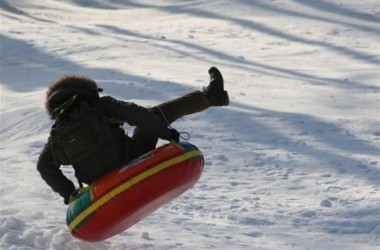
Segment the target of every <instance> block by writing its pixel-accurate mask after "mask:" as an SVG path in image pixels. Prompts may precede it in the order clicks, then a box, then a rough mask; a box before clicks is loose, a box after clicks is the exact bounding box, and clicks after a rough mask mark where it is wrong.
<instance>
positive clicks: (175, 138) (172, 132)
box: [170, 128, 180, 142]
mask: <svg viewBox="0 0 380 250" xmlns="http://www.w3.org/2000/svg"><path fill="white" fill-rule="evenodd" d="M179 136H180V134H179V133H178V131H177V130H175V129H174V128H172V129H170V140H171V141H175V142H179Z"/></svg>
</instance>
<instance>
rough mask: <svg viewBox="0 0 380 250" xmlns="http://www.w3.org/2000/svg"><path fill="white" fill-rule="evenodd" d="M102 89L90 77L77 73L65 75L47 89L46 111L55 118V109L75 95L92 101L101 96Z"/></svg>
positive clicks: (51, 117)
mask: <svg viewBox="0 0 380 250" xmlns="http://www.w3.org/2000/svg"><path fill="white" fill-rule="evenodd" d="M100 91H101V89H99V88H98V85H97V84H96V82H95V81H94V80H92V79H90V78H87V77H84V76H75V75H68V76H63V77H62V78H60V79H58V80H57V81H56V82H54V83H53V84H51V85H50V86H49V88H48V90H47V91H46V101H45V108H46V111H47V113H48V115H49V117H50V119H54V117H53V112H54V110H55V109H57V108H58V107H60V106H61V105H62V104H63V103H64V102H65V101H67V100H68V99H70V98H71V97H73V96H74V95H77V96H78V97H79V98H80V99H83V100H86V101H92V100H94V99H96V98H99V93H98V92H100Z"/></svg>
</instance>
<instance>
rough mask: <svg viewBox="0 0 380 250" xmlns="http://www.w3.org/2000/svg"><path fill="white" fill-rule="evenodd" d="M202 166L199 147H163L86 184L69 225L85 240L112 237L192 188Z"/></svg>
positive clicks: (70, 214) (73, 205)
mask: <svg viewBox="0 0 380 250" xmlns="http://www.w3.org/2000/svg"><path fill="white" fill-rule="evenodd" d="M203 165H204V161H203V156H202V153H201V152H200V151H199V150H198V148H197V147H195V146H194V145H192V144H190V143H185V142H180V143H178V144H175V143H170V144H166V145H163V146H161V147H159V148H157V149H155V150H153V151H151V152H149V153H147V154H145V155H142V156H140V157H139V158H137V159H135V160H133V161H132V162H130V163H129V164H128V165H126V166H123V167H121V168H119V169H116V170H115V171H113V172H111V173H109V174H108V175H106V176H104V177H103V178H101V179H99V180H97V181H96V182H94V183H93V184H92V185H90V186H88V187H86V188H85V189H84V190H83V191H82V192H81V193H80V194H79V195H78V196H77V197H76V198H75V200H74V201H73V202H72V203H70V205H69V207H68V210H67V216H66V222H67V225H68V228H69V230H70V232H71V233H72V235H73V236H75V237H76V238H79V239H81V240H85V241H91V242H93V241H102V240H105V239H108V238H110V237H112V236H114V235H116V234H118V233H120V232H122V231H124V230H126V229H127V228H129V227H131V226H133V225H134V224H136V223H137V222H138V221H140V220H142V219H143V218H145V217H146V216H148V215H149V214H151V213H152V212H154V211H155V210H156V209H158V208H159V207H161V206H162V205H164V204H165V203H167V202H169V201H170V200H172V199H174V198H176V197H177V196H179V195H180V194H182V193H183V192H185V191H186V190H188V189H189V188H190V187H192V186H193V185H194V184H195V183H196V182H197V180H198V179H199V177H200V176H201V173H202V170H203Z"/></svg>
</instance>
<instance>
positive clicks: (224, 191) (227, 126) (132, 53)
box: [0, 0, 380, 250]
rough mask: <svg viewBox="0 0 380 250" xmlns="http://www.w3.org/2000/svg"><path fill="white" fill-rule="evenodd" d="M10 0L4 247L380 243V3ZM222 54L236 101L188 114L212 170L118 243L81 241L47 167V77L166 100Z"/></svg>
mask: <svg viewBox="0 0 380 250" xmlns="http://www.w3.org/2000/svg"><path fill="white" fill-rule="evenodd" d="M0 7H1V9H0V13H1V33H0V36H1V69H0V70H1V71H0V83H1V84H0V91H1V107H0V111H1V138H0V141H1V185H0V190H1V200H0V248H1V249H56V250H60V249H71V250H74V249H81V250H88V249H89V250H103V249H120V250H121V249H262V250H272V249H273V250H274V249H296V250H301V249H302V250H303V249H318V250H319V249H320V250H322V249H323V250H324V249H329V250H334V249H345V250H354V249H355V250H358V249H360V250H372V249H379V248H378V247H379V245H380V192H379V188H380V118H379V117H380V116H379V114H380V25H379V23H380V2H379V1H378V0H367V1H354V0H334V1H333V0H324V1H322V0H321V1H308V0H296V1H289V0H270V1H264V0H236V1H228V0H219V1H205V0H187V1H179V0H178V1H175V0H156V1H147V0H133V1H122V0H112V1H110V0H108V1H106V0H62V1H53V0H50V1H49V0H34V1H28V0H18V1H11V0H2V1H1V2H0ZM212 65H215V66H217V67H218V68H219V69H220V70H221V72H222V73H223V75H224V77H225V86H226V88H227V90H228V91H229V94H230V100H231V105H230V106H228V107H223V108H210V109H208V110H207V111H205V112H203V113H199V114H196V115H192V116H189V117H186V118H183V119H181V120H179V121H177V122H176V123H175V124H174V127H175V128H177V129H178V130H180V131H187V132H188V133H190V135H191V139H190V142H191V143H193V144H195V145H197V146H198V147H199V148H200V149H201V150H202V152H203V153H204V155H205V161H206V162H205V164H206V168H205V171H204V173H203V175H202V177H201V179H200V180H199V182H198V183H197V184H196V185H195V186H194V188H192V189H191V190H189V191H187V192H186V193H184V194H183V195H182V196H180V197H178V198H177V199H175V200H174V201H172V202H170V203H169V204H167V205H165V206H163V207H162V208H160V209H159V210H157V211H156V212H155V213H153V214H152V215H151V216H149V217H147V218H146V219H145V220H143V221H141V222H140V223H138V224H136V225H135V226H133V227H131V228H130V229H128V230H126V231H125V232H124V233H122V234H120V235H118V236H115V237H113V238H111V239H109V240H107V241H104V242H99V243H95V244H94V243H86V242H80V241H79V240H77V239H75V238H73V237H72V236H71V235H70V233H69V232H68V230H67V229H66V225H65V212H66V206H65V205H63V201H62V199H61V198H60V197H59V196H58V195H56V194H55V193H53V192H52V191H51V190H50V189H49V187H48V186H47V185H46V184H45V183H44V182H43V181H42V179H41V178H40V176H39V174H38V173H37V171H36V161H37V158H38V155H39V153H40V151H41V149H42V146H43V145H44V143H45V141H46V139H47V136H48V132H49V129H50V126H51V121H49V120H48V117H47V115H46V114H45V110H44V98H45V91H46V87H47V86H48V85H49V84H50V83H51V82H53V81H54V80H56V79H57V78H59V77H60V76H62V75H65V74H80V75H86V76H89V77H91V78H93V79H95V80H96V81H97V82H98V83H99V85H101V86H102V87H103V88H104V90H105V94H107V95H113V96H115V97H117V98H120V99H123V100H128V101H134V102H137V103H138V104H140V105H145V106H150V105H155V104H159V103H161V102H164V101H167V100H170V99H171V98H175V97H178V96H180V95H183V94H186V93H188V92H190V91H193V90H199V89H201V88H202V87H203V86H205V85H206V84H207V83H208V74H207V70H208V68H209V67H210V66H212ZM126 129H127V131H128V132H130V131H132V128H130V127H128V126H126ZM160 143H164V142H163V141H162V142H160ZM65 172H66V173H67V174H68V175H69V176H71V177H72V171H71V169H70V168H65ZM73 181H75V179H74V178H73Z"/></svg>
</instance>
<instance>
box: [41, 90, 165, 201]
mask: <svg viewBox="0 0 380 250" xmlns="http://www.w3.org/2000/svg"><path fill="white" fill-rule="evenodd" d="M91 105H92V106H93V107H94V108H95V109H96V110H98V111H99V112H100V113H102V114H103V115H105V116H107V117H110V118H114V119H116V120H119V121H122V122H126V123H128V124H129V125H131V126H137V127H140V128H142V129H144V131H146V133H147V134H149V135H150V136H152V137H156V138H161V139H164V140H170V137H171V131H170V129H169V128H168V127H167V126H165V124H164V123H163V122H162V121H161V120H160V119H158V118H157V117H156V116H155V115H154V114H153V113H152V112H150V111H149V110H148V109H146V108H144V107H141V106H138V105H136V104H135V103H132V102H124V101H120V100H117V99H115V98H112V97H110V96H104V97H101V98H99V99H96V100H95V101H94V102H93V103H91ZM113 135H114V139H115V140H114V147H110V150H115V151H117V152H115V153H116V154H115V159H105V157H102V155H99V154H97V155H94V156H92V157H91V158H90V159H86V161H83V162H80V163H78V164H74V165H73V168H74V170H75V175H76V177H77V178H78V179H79V180H81V181H82V182H84V183H87V184H91V183H92V182H94V181H95V180H97V179H99V178H100V177H102V176H104V175H105V174H106V173H108V172H110V171H111V170H113V169H115V168H118V167H120V166H121V165H122V164H123V163H125V162H126V160H127V159H130V157H129V156H128V155H127V154H128V153H129V149H130V148H131V147H133V145H129V144H131V143H132V142H133V140H132V139H131V138H130V137H128V136H127V135H125V133H124V130H123V129H122V127H120V126H117V125H115V126H114V127H113ZM50 143H51V142H50V137H49V139H48V142H47V143H46V144H45V146H44V148H43V150H42V152H41V154H40V156H39V159H38V162H37V170H38V171H39V173H40V174H41V177H42V179H44V180H45V182H46V183H47V184H48V185H49V186H50V187H51V188H52V189H53V190H54V191H55V192H57V193H59V194H60V195H61V196H62V197H64V198H67V197H68V196H69V195H70V194H71V193H72V192H73V191H75V186H74V184H73V183H72V182H71V181H70V180H69V179H68V178H67V177H66V176H65V175H64V174H63V172H62V171H61V169H60V167H61V166H60V164H59V163H57V160H56V159H55V158H54V155H53V152H52V150H51V146H50ZM105 155H107V154H105Z"/></svg>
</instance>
